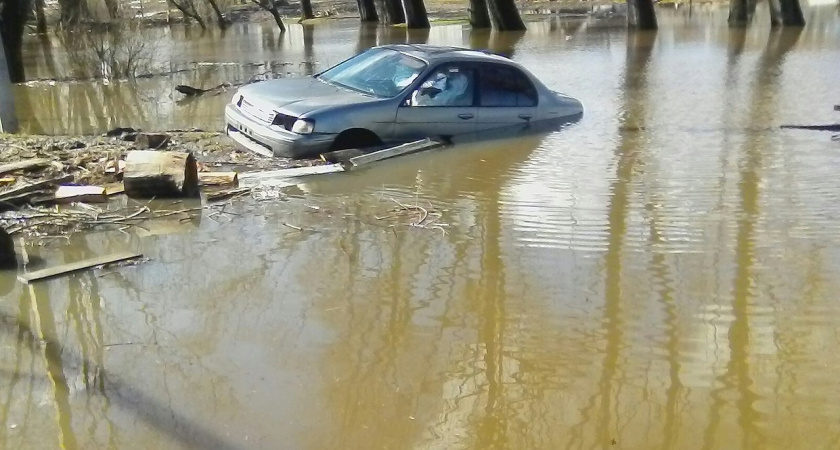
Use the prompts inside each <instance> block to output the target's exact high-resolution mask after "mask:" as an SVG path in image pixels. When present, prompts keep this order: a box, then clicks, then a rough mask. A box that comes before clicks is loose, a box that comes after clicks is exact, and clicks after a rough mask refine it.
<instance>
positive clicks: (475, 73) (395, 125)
mask: <svg viewBox="0 0 840 450" xmlns="http://www.w3.org/2000/svg"><path fill="white" fill-rule="evenodd" d="M582 115H583V105H581V103H580V102H579V101H578V100H575V99H573V98H571V97H568V96H566V95H563V94H559V93H557V92H554V91H552V90H550V89H548V88H547V87H546V86H545V85H544V84H542V83H541V82H540V81H539V80H537V79H536V78H535V77H534V76H533V75H532V74H531V73H530V72H528V71H527V70H526V69H524V68H523V67H522V66H520V65H519V64H517V63H515V62H513V61H511V60H510V59H508V58H505V57H503V56H499V55H495V54H491V53H487V52H482V51H475V50H468V49H463V48H456V47H437V46H431V45H402V44H401V45H384V46H380V47H373V48H371V49H369V50H367V51H365V52H363V53H361V54H359V55H356V56H354V57H352V58H350V59H348V60H346V61H344V62H342V63H339V64H338V65H336V66H333V67H332V68H330V69H327V70H325V71H324V72H321V73H319V74H317V75H314V76H312V77H306V78H286V79H278V80H272V81H264V82H261V83H256V84H251V85H247V86H244V87H242V88H241V89H239V91H238V92H237V93H236V95H234V96H233V99H232V101H231V103H230V104H229V105H227V107H226V108H225V122H226V126H227V134H228V135H229V136H230V137H231V138H233V139H234V140H235V141H237V142H238V143H240V144H241V145H243V146H245V147H246V148H249V149H251V150H253V151H256V152H258V153H262V154H265V155H273V156H284V157H291V158H302V157H307V156H315V155H318V154H320V153H324V152H327V151H331V150H341V149H348V148H364V147H372V146H378V145H383V144H398V143H402V142H407V141H410V140H415V139H421V138H426V137H439V138H442V139H445V140H451V139H453V138H455V137H458V136H465V135H473V136H474V135H477V134H480V133H482V132H485V131H487V130H491V129H498V128H503V127H509V126H523V125H527V126H536V125H539V124H544V123H564V122H568V121H573V120H576V119H578V118H580V117H581V116H582Z"/></svg>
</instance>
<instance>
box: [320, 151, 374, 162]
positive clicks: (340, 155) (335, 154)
mask: <svg viewBox="0 0 840 450" xmlns="http://www.w3.org/2000/svg"><path fill="white" fill-rule="evenodd" d="M364 154H365V151H364V150H362V149H360V148H348V149H346V150H334V151H331V152H326V153H321V156H320V157H321V161H324V162H327V163H343V162H347V161H349V160H350V158H355V157H356V156H362V155H364Z"/></svg>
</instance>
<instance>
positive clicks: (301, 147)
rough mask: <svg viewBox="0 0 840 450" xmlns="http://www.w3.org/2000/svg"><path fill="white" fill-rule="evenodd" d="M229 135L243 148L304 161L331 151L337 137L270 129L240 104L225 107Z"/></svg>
mask: <svg viewBox="0 0 840 450" xmlns="http://www.w3.org/2000/svg"><path fill="white" fill-rule="evenodd" d="M225 132H226V133H227V135H228V136H230V138H231V139H233V140H234V141H236V142H237V143H239V144H240V145H242V146H243V147H245V148H247V149H249V150H251V151H253V152H256V153H259V154H262V155H266V156H282V157H287V158H303V157H307V156H315V155H318V154H320V153H324V152H327V151H329V149H330V147H331V146H332V144H333V141H335V137H336V135H335V134H326V133H313V134H297V133H292V132H291V131H286V130H284V129H278V128H277V127H272V126H266V125H264V124H262V123H260V122H258V121H256V120H254V119H253V118H251V117H249V116H248V115H246V114H243V113H242V112H241V111H240V110H239V108H237V107H236V105H232V104H229V105H227V106H226V107H225Z"/></svg>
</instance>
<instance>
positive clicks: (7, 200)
mask: <svg viewBox="0 0 840 450" xmlns="http://www.w3.org/2000/svg"><path fill="white" fill-rule="evenodd" d="M71 181H73V175H65V176H63V177H58V178H53V179H51V180H44V181H39V182H37V183H32V184H27V185H25V186H20V187H17V188H14V189H9V190H8V191H4V192H2V193H0V210H2V209H3V206H4V205H13V206H14V205H19V204H22V203H26V202H27V201H29V199H30V198H31V197H32V196H33V195H34V194H35V193H38V192H40V191H43V190H45V189H48V188H50V187H52V186H55V185H57V184H61V183H69V182H71Z"/></svg>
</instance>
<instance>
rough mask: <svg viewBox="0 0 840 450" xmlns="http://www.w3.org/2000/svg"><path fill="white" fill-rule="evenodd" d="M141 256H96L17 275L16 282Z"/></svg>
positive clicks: (126, 254) (125, 253) (59, 274)
mask: <svg viewBox="0 0 840 450" xmlns="http://www.w3.org/2000/svg"><path fill="white" fill-rule="evenodd" d="M141 256H143V255H142V254H140V253H132V252H123V253H116V254H113V255H108V256H98V257H96V258H90V259H85V260H82V261H76V262H74V263H70V264H63V265H60V266H56V267H48V268H46V269H41V270H36V271H34V272H28V273H23V274H20V275H18V280H20V281H21V282H22V283H32V282H33V281H39V280H46V279H48V278H54V277H57V276H61V275H65V274H68V273H72V272H78V271H80V270H85V269H89V268H91V267H96V266H101V265H103V264H112V263H115V262H121V261H127V260H129V259H135V258H140V257H141Z"/></svg>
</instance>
